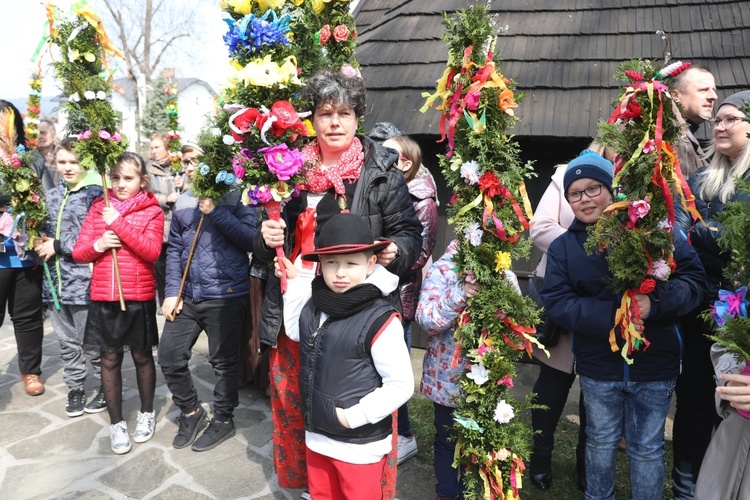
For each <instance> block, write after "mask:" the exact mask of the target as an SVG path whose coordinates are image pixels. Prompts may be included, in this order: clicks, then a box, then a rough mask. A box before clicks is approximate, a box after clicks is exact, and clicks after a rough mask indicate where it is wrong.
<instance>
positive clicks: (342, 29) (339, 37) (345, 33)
mask: <svg viewBox="0 0 750 500" xmlns="http://www.w3.org/2000/svg"><path fill="white" fill-rule="evenodd" d="M347 38H349V27H348V26H347V25H346V24H339V25H338V26H336V27H335V28H334V29H333V39H334V40H336V41H337V42H345V41H346V39H347Z"/></svg>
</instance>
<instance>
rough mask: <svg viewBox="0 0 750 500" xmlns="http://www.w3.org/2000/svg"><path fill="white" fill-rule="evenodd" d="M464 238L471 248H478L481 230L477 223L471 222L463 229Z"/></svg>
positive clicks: (480, 241) (480, 240) (480, 242)
mask: <svg viewBox="0 0 750 500" xmlns="http://www.w3.org/2000/svg"><path fill="white" fill-rule="evenodd" d="M464 236H466V239H467V240H469V243H471V244H472V245H473V246H475V247H478V246H479V245H481V244H482V228H481V227H479V223H478V222H471V223H469V225H468V226H466V227H465V228H464Z"/></svg>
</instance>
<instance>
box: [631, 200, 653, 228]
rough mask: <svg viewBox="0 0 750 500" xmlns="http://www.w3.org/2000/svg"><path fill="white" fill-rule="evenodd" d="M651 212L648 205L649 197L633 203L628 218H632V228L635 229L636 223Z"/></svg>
mask: <svg viewBox="0 0 750 500" xmlns="http://www.w3.org/2000/svg"><path fill="white" fill-rule="evenodd" d="M649 210H651V205H649V204H648V197H646V198H645V199H643V200H638V201H631V202H630V204H629V206H628V217H629V218H630V227H635V223H636V222H638V219H643V218H644V217H645V216H646V214H648V212H649Z"/></svg>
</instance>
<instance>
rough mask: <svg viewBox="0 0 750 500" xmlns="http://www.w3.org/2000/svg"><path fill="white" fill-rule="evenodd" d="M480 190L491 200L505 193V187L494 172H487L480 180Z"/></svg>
mask: <svg viewBox="0 0 750 500" xmlns="http://www.w3.org/2000/svg"><path fill="white" fill-rule="evenodd" d="M479 189H480V190H481V191H482V192H483V193H485V194H486V195H487V196H489V197H490V198H494V197H495V196H497V195H499V194H501V193H502V192H503V185H502V184H500V180H499V179H498V178H497V176H496V175H495V173H494V172H491V171H487V172H485V173H484V174H482V177H480V178H479Z"/></svg>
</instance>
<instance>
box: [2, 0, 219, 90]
mask: <svg viewBox="0 0 750 500" xmlns="http://www.w3.org/2000/svg"><path fill="white" fill-rule="evenodd" d="M180 1H183V0H180ZM55 3H56V4H57V5H61V6H62V5H65V0H57V1H56V2H55ZM90 3H91V4H92V5H95V4H96V3H95V0H94V1H90ZM45 4H46V2H40V1H38V0H0V19H2V20H3V27H2V29H0V47H2V48H3V49H4V50H3V51H2V56H0V61H2V63H1V64H2V65H3V69H2V70H1V71H0V74H1V75H2V76H1V77H0V98H2V99H11V98H22V97H25V96H27V95H28V93H29V85H28V82H29V76H30V74H31V67H32V65H31V57H32V55H33V53H34V50H35V49H36V46H37V44H38V42H39V40H41V38H42V35H43V28H44V22H45V21H46V19H47V17H46V13H45V9H44V5H45ZM196 4H197V5H196ZM185 5H186V6H187V5H190V6H191V7H194V8H196V9H197V10H198V12H196V16H195V17H196V19H198V20H199V22H200V25H199V26H196V27H195V29H194V30H193V32H192V33H191V35H192V36H191V39H189V40H187V41H185V42H182V43H183V45H182V47H181V50H179V51H177V55H176V60H175V62H176V64H174V66H175V67H176V69H177V76H178V77H182V78H190V77H195V78H199V79H201V80H204V81H206V82H208V83H209V84H211V86H212V87H213V88H214V90H215V91H217V92H218V91H220V90H221V86H222V85H223V83H224V77H225V75H226V68H227V66H228V55H227V50H226V48H225V46H224V42H223V40H222V38H221V37H222V35H223V34H224V33H225V31H226V24H225V23H224V22H223V21H222V17H221V11H220V10H219V8H218V6H217V2H215V1H203V2H200V3H199V2H197V1H195V0H191V1H190V2H185ZM98 14H100V15H101V16H102V17H105V12H98ZM110 35H111V36H112V37H113V38H114V33H110ZM191 54H192V55H193V56H194V57H193V58H192V59H191V57H190V55H191ZM49 60H50V59H49V54H47V55H46V56H45V58H44V59H43V64H42V67H43V71H44V74H45V75H46V78H45V81H44V87H43V89H42V94H43V97H44V98H51V97H55V96H56V95H57V94H58V89H57V87H56V86H55V85H54V78H53V76H54V74H53V70H52V68H51V67H49V66H48V63H49ZM170 66H171V64H170ZM121 67H124V64H122V65H121Z"/></svg>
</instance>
